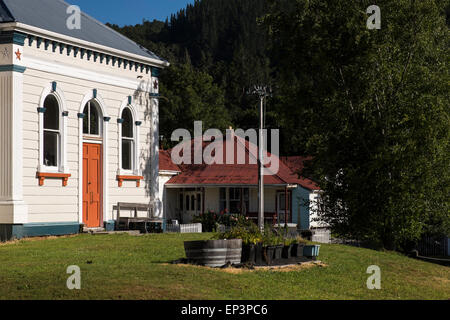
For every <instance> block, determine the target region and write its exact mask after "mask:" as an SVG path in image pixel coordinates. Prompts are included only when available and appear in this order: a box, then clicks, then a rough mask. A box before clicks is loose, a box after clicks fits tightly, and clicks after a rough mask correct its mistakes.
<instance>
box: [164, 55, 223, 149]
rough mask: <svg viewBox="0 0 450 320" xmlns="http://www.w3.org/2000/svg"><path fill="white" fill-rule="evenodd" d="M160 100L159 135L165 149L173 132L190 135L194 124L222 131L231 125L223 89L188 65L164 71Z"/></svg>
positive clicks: (207, 76)
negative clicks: (201, 122) (182, 130)
mask: <svg viewBox="0 0 450 320" xmlns="http://www.w3.org/2000/svg"><path fill="white" fill-rule="evenodd" d="M160 101H161V102H160V123H161V126H160V133H161V135H162V136H163V137H164V145H165V146H166V147H170V146H172V144H171V142H170V138H171V135H172V132H173V131H174V130H176V129H179V128H183V129H187V130H189V131H190V132H191V134H193V129H194V121H200V120H201V121H203V127H204V128H205V129H207V128H217V129H220V130H225V129H227V128H228V127H229V126H230V125H232V122H231V119H230V116H229V114H228V111H227V110H226V108H225V98H224V92H223V90H222V89H221V88H220V87H219V86H217V85H216V84H214V83H213V79H212V77H211V76H210V75H208V74H207V73H204V72H201V71H198V70H195V69H194V68H193V67H192V65H191V64H189V63H184V64H175V65H172V66H170V67H169V68H168V69H166V70H164V72H163V73H162V75H161V100H160Z"/></svg>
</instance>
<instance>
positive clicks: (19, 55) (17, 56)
mask: <svg viewBox="0 0 450 320" xmlns="http://www.w3.org/2000/svg"><path fill="white" fill-rule="evenodd" d="M16 59H17V60H22V52H20V50H19V49H17V51H16Z"/></svg>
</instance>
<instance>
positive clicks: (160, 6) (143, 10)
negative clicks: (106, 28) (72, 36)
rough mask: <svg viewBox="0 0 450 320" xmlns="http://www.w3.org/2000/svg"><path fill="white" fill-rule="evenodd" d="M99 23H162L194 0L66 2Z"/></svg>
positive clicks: (75, 0) (122, 24)
mask: <svg viewBox="0 0 450 320" xmlns="http://www.w3.org/2000/svg"><path fill="white" fill-rule="evenodd" d="M66 2H67V3H70V4H74V5H77V6H79V7H80V9H81V11H83V12H85V13H87V14H88V15H90V16H92V17H94V18H95V19H97V20H99V21H100V22H103V23H106V22H109V23H113V24H117V25H119V26H124V25H135V24H138V23H141V22H142V20H143V19H146V20H149V21H152V20H153V19H157V20H161V21H164V20H165V19H166V17H170V15H171V14H172V13H176V12H177V11H178V10H180V9H183V8H185V7H186V5H187V4H188V3H194V0H66Z"/></svg>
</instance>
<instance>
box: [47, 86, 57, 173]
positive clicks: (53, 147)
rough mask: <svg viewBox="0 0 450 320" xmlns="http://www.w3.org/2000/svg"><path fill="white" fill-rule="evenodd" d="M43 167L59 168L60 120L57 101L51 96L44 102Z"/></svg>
mask: <svg viewBox="0 0 450 320" xmlns="http://www.w3.org/2000/svg"><path fill="white" fill-rule="evenodd" d="M44 110H45V112H44V137H43V138H44V150H43V165H44V166H46V167H59V166H60V163H61V153H60V150H61V120H60V119H61V118H60V114H61V112H60V109H59V105H58V100H57V99H56V97H55V96H54V95H52V94H50V95H48V96H47V97H46V98H45V101H44Z"/></svg>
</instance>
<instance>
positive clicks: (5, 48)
mask: <svg viewBox="0 0 450 320" xmlns="http://www.w3.org/2000/svg"><path fill="white" fill-rule="evenodd" d="M68 6H69V4H67V3H65V2H64V1H60V0H39V1H36V0H0V240H8V239H12V238H21V237H26V236H39V235H61V234H70V233H76V232H78V230H79V228H80V225H84V226H85V227H89V228H96V227H104V226H109V225H112V223H113V221H114V219H115V212H114V210H113V206H114V205H116V204H117V203H118V202H133V203H153V204H154V207H155V214H156V215H160V214H161V213H160V211H159V208H160V207H161V205H160V199H159V198H160V195H159V193H160V192H159V177H158V171H159V168H158V143H159V142H158V137H159V127H158V87H159V83H158V74H159V70H160V69H162V68H164V67H166V66H168V65H169V64H168V62H167V61H165V60H163V59H161V58H159V57H158V56H156V55H155V54H154V53H152V52H150V51H148V50H146V49H144V48H143V47H141V46H139V45H138V44H136V43H134V42H133V41H131V40H129V39H127V38H125V37H124V36H122V35H120V34H119V33H117V32H115V31H113V30H112V29H110V28H108V27H106V26H105V25H103V24H101V23H100V22H98V21H96V20H94V19H93V18H91V17H89V16H87V15H85V14H84V13H82V14H81V21H80V22H81V25H80V27H81V29H73V30H71V29H69V28H68V27H67V18H68V17H69V16H70V15H69V14H67V8H68Z"/></svg>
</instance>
